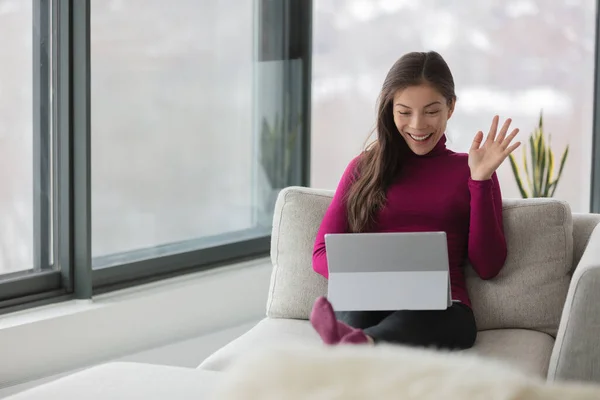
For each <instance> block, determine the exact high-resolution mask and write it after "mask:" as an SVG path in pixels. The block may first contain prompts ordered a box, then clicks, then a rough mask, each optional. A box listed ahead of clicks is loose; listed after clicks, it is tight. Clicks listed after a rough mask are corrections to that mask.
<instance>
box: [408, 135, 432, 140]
mask: <svg viewBox="0 0 600 400" xmlns="http://www.w3.org/2000/svg"><path fill="white" fill-rule="evenodd" d="M432 135H433V133H430V134H428V135H411V134H410V133H409V134H408V136H410V137H411V139H412V140H415V141H417V142H424V141H426V140H427V139H429V138H430V137H431V136H432Z"/></svg>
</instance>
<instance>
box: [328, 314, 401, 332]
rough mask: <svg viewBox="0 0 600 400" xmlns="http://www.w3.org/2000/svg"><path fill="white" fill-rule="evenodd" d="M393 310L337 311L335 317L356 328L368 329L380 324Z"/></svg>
mask: <svg viewBox="0 0 600 400" xmlns="http://www.w3.org/2000/svg"><path fill="white" fill-rule="evenodd" d="M392 313H393V311H337V312H336V313H335V317H336V318H337V319H338V320H339V321H341V322H343V323H345V324H347V325H349V326H351V327H352V328H356V329H367V328H370V327H372V326H375V325H377V324H379V323H380V322H381V321H383V319H384V318H385V317H387V316H389V315H390V314H392Z"/></svg>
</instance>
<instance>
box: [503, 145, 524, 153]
mask: <svg viewBox="0 0 600 400" xmlns="http://www.w3.org/2000/svg"><path fill="white" fill-rule="evenodd" d="M520 145H521V142H515V143H513V144H511V145H510V146H509V147H508V148H507V149H506V150H504V153H505V154H506V155H507V156H508V155H509V154H510V153H512V152H513V151H515V149H516V148H517V147H519V146H520Z"/></svg>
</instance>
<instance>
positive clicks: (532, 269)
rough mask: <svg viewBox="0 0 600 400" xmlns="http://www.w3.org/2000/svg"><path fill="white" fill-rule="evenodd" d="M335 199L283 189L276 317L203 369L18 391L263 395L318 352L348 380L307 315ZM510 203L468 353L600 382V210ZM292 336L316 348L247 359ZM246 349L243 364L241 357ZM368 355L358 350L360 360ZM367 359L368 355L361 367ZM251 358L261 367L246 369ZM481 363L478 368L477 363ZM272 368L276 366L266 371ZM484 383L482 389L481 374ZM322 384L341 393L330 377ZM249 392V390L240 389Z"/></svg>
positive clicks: (25, 399) (90, 378)
mask: <svg viewBox="0 0 600 400" xmlns="http://www.w3.org/2000/svg"><path fill="white" fill-rule="evenodd" d="M331 197H332V192H330V191H322V190H315V189H307V188H299V187H292V188H288V189H285V190H283V191H282V192H281V193H280V195H279V197H278V200H277V204H276V209H275V215H274V223H273V234H272V246H271V258H272V261H273V273H272V276H271V286H270V291H269V298H268V303H267V316H266V318H265V319H263V320H262V321H260V322H259V323H258V324H257V325H256V326H255V327H254V328H252V329H251V330H250V331H249V332H247V333H246V334H244V335H242V336H241V337H239V338H238V339H236V340H235V341H233V342H231V343H230V344H228V345H227V346H225V347H224V348H222V349H220V350H219V351H217V352H216V353H215V354H213V355H212V356H210V357H209V358H208V359H207V360H205V361H204V362H203V363H202V364H201V365H200V366H199V367H198V369H196V370H194V369H187V368H176V367H167V366H156V365H146V364H134V363H110V364H106V365H102V366H98V367H94V368H91V369H89V370H86V371H83V372H79V373H77V374H74V375H71V376H68V377H66V378H62V379H60V380H57V381H55V382H51V383H48V384H45V385H42V386H40V387H37V388H33V389H30V390H28V391H26V392H23V393H20V394H17V395H15V396H13V397H10V399H11V400H37V399H44V400H46V399H61V400H76V399H83V398H85V399H90V400H92V399H93V400H96V399H132V398H144V399H145V400H152V399H166V398H167V399H169V400H176V399H211V398H215V397H213V394H212V392H213V390H214V389H215V387H216V388H217V390H221V391H220V392H219V394H217V396H216V398H215V400H216V399H219V400H224V399H228V398H232V399H233V398H235V399H238V398H246V399H260V398H264V397H260V393H266V392H268V393H271V392H272V391H271V390H270V389H269V388H266V386H268V385H269V382H272V380H273V379H279V377H277V376H276V375H277V373H279V374H280V376H281V379H283V378H286V379H290V376H292V377H296V376H298V377H299V378H302V379H304V378H305V377H303V376H301V375H302V374H303V373H304V372H302V371H309V370H312V367H310V368H308V369H306V368H307V367H306V362H307V360H308V361H310V362H311V363H313V362H314V361H315V360H318V361H319V363H320V365H321V366H320V368H321V369H323V368H327V370H329V371H337V375H336V376H337V377H338V378H339V379H341V382H342V385H346V383H344V382H347V381H346V380H344V379H348V377H346V376H345V375H344V376H342V375H343V374H342V375H340V374H341V372H340V370H339V369H338V368H337V367H335V365H337V364H335V365H334V364H332V363H339V362H341V363H342V364H346V363H347V362H346V361H345V360H347V359H346V358H345V357H348V356H350V357H353V355H352V354H346V353H345V352H344V351H342V352H339V353H337V354H338V359H337V360H332V359H330V358H329V357H327V356H326V355H325V353H321V352H320V350H319V349H318V348H317V347H319V346H321V347H320V349H321V350H322V345H321V342H320V340H319V338H318V336H317V335H316V333H315V332H314V331H313V329H312V327H311V326H310V323H309V322H308V321H307V318H308V315H309V312H310V309H311V306H312V303H313V301H314V300H315V299H316V298H317V297H318V296H320V295H324V294H325V293H326V289H327V281H326V280H325V279H324V278H322V277H320V276H319V275H317V274H316V273H314V272H313V270H312V267H311V256H312V246H313V242H314V238H315V235H316V231H317V229H318V226H319V223H320V221H321V219H322V217H323V214H324V212H325V210H326V208H327V206H328V204H329V202H330V201H331ZM503 209H504V223H505V231H506V237H507V242H508V250H509V254H508V259H507V262H506V264H505V266H504V268H503V270H502V272H501V273H500V274H499V276H498V277H496V278H495V279H493V280H490V281H482V280H480V279H479V278H478V277H477V276H476V275H475V273H474V272H473V271H472V270H471V269H470V267H469V266H467V283H468V288H469V292H470V294H471V298H472V301H473V305H474V311H475V315H476V319H477V323H478V326H479V329H480V332H479V335H478V340H477V343H476V345H475V347H474V348H473V349H470V350H468V352H470V353H474V354H479V355H484V356H485V357H489V358H497V359H500V360H503V361H504V362H507V363H509V365H514V366H515V367H516V368H515V371H517V370H518V369H520V370H522V371H524V372H525V374H524V375H531V376H533V377H538V378H540V377H541V378H547V379H548V380H550V381H552V380H578V381H593V382H600V364H599V362H600V361H599V360H600V227H599V226H598V224H599V223H600V215H596V214H572V213H571V211H570V209H569V207H568V205H567V204H566V203H564V202H561V201H557V200H552V199H534V200H506V201H505V202H504V207H503ZM286 343H289V344H293V345H294V346H296V347H297V346H308V347H310V348H311V349H312V350H314V351H308V352H306V353H304V352H302V353H296V354H292V357H291V358H289V355H287V356H286V357H288V358H286V360H289V363H296V362H297V363H298V365H289V363H287V364H286V363H283V364H282V361H281V357H280V355H278V354H275V355H273V354H272V353H271V356H268V355H267V356H262V358H260V356H259V358H258V359H256V358H255V359H254V360H255V361H252V359H250V361H247V363H246V364H244V357H243V356H244V355H245V354H247V353H253V351H255V350H257V349H260V348H261V347H264V348H265V351H268V350H267V349H266V348H267V347H271V346H272V345H273V344H276V345H279V346H283V347H284V348H285V347H286ZM292 347H293V346H289V348H292ZM251 350H253V351H251ZM340 350H342V349H340ZM378 350H379V352H377V351H378ZM383 350H385V349H382V348H378V349H373V353H367V354H364V356H365V357H367V359H368V360H369V361H370V362H378V361H377V359H378V358H377V357H384V359H386V360H388V361H386V362H389V358H390V357H392V354H387V353H386V354H383V353H382V351H383ZM394 351H395V350H394ZM267 354H269V353H267ZM303 357H304V358H303ZM306 357H308V358H306ZM311 357H317V358H316V359H314V358H311ZM339 357H342V359H341V360H340V359H339ZM361 357H362V356H361ZM394 357H395V356H394ZM398 357H399V358H398V359H397V360H395V361H392V362H398V361H401V360H402V357H404V356H403V355H402V354H400V353H398ZM238 359H239V361H240V363H237V362H236V361H238ZM418 359H422V358H421V357H420V356H419V357H418ZM443 359H444V358H443V357H442V358H440V362H442V361H443ZM356 360H357V359H356V357H355V358H354V362H355V363H356ZM432 362H433V364H435V363H436V361H435V360H433V361H432ZM449 362H451V363H452V362H455V361H452V360H449ZM363 364H364V362H363V361H360V362H359V364H358V367H359V368H360V366H363ZM244 365H246V366H249V367H248V368H254V369H256V370H255V371H254V370H253V371H245V370H244V368H245V367H244ZM302 365H304V367H302ZM311 365H312V364H311ZM482 365H483V364H482ZM288 367H289V368H288ZM471 367H472V368H474V371H477V370H478V366H477V365H472V366H471ZM260 368H264V371H273V372H272V374H271V375H269V374H267V375H266V376H265V374H264V373H263V372H264V371H263V370H259V369H260ZM301 368H305V369H301ZM331 368H336V369H335V370H332V369H331ZM494 368H495V367H494ZM246 369H247V368H246ZM228 370H231V371H232V372H233V374H232V375H231V376H229V374H227V373H223V372H227V371H228ZM395 372H399V371H395ZM474 374H476V373H475V372H474ZM361 376H362V375H361ZM452 376H453V375H445V379H450V382H453V381H454V380H453V379H454V378H452ZM313 378H314V376H313ZM294 379H295V378H294ZM294 379H292V380H290V381H289V382H292V383H293V382H294ZM339 379H338V380H339ZM349 379H352V378H349ZM517 379H520V378H517ZM472 381H473V380H472ZM488 381H489V380H488ZM282 382H283V381H278V385H277V387H274V390H276V391H277V390H278V391H279V392H278V393H287V392H286V391H287V390H288V386H286V385H283V384H282ZM317 382H319V384H320V385H321V386H323V385H324V384H326V382H325V381H323V380H322V379H319V380H318V381H317ZM324 382H325V383H324ZM365 382H366V384H367V385H371V382H372V381H365V380H364V379H363V380H361V381H360V382H358V381H357V382H353V384H354V386H356V385H362V384H363V383H365ZM432 382H438V377H436V376H434V377H433V381H432ZM503 382H504V381H503ZM417 383H419V384H421V383H423V382H417ZM431 384H433V383H431ZM488 384H489V385H491V386H489V388H488V389H489V390H495V389H494V388H498V387H502V386H503V384H499V383H498V382H494V381H493V380H491V381H489V382H488ZM282 385H283V386H282ZM527 385H529V383H528V384H527ZM291 386H292V387H296V389H297V388H298V385H291ZM346 386H347V385H346ZM350 386H352V385H350ZM463 386H464V385H463ZM369 387H370V386H369ZM376 387H378V386H376ZM473 387H478V386H477V382H475V386H473ZM265 388H266V389H265ZM464 388H465V387H463V389H464ZM316 389H319V388H316ZM322 389H323V390H324V391H325V392H326V393H330V394H331V393H332V392H331V388H330V386H327V385H325V386H324V387H322ZM338 389H339V387H338ZM484 389H485V388H484ZM488 389H485V390H484V392H478V393H479V396H480V397H470V398H487V397H481V393H487V392H489V390H488ZM563 389H564V388H563ZM563 389H561V388H558V390H559V391H557V392H555V394H557V396H558V397H552V398H557V399H558V398H577V399H586V400H587V399H596V398H598V391H597V390H600V387H598V388H592V389H591V391H589V392H588V391H585V392H586V394H584V395H583V397H578V396H573V397H571V396H570V395H568V396H564V395H563V396H562V397H561V396H560V394H561V393H563V394H564V393H566V392H562V391H560V390H563ZM575 389H577V388H575ZM265 390H267V391H266V392H265ZM544 390H545V389H544ZM564 390H567V389H564ZM568 390H571V389H568ZM251 391H252V393H251ZM527 391H528V393H529V395H530V396H531V397H518V398H528V399H529V398H535V399H539V398H550V397H543V396H542V397H536V396H535V395H534V394H533V392H531V391H530V390H529V389H527ZM301 392H302V391H301ZM592 392H593V393H592ZM240 393H244V395H243V396H241V397H240ZM569 393H574V392H569ZM590 393H591V395H590ZM296 394H298V393H296ZM429 394H431V393H429ZM495 394H496V395H497V394H498V393H496V392H495ZM219 396H221V397H219ZM299 396H300V397H298V396H296V397H293V396H291V392H290V395H287V394H286V397H285V398H289V399H292V398H299V399H300V398H306V397H301V395H299ZM486 396H487V395H486ZM590 396H591V397H590ZM277 398H280V397H277ZM322 398H338V397H335V396H334V395H331V397H327V396H324V397H322ZM381 398H383V397H381ZM389 398H396V397H395V396H391V397H389ZM422 398H431V397H427V396H426V395H425V396H424V397H422ZM433 398H439V397H433ZM448 398H450V397H448ZM458 398H465V397H464V396H463V397H460V396H459V397H458ZM498 398H502V399H505V398H509V397H498ZM510 398H511V399H513V398H517V397H510Z"/></svg>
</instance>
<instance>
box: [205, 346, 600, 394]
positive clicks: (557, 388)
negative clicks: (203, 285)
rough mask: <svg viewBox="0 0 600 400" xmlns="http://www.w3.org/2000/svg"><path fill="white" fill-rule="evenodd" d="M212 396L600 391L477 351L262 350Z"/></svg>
mask: <svg viewBox="0 0 600 400" xmlns="http://www.w3.org/2000/svg"><path fill="white" fill-rule="evenodd" d="M213 396H214V397H212V398H214V399H215V400H217V399H218V400H229V399H231V400H234V399H235V400H237V399H242V398H243V399H247V400H254V399H256V400H259V399H261V400H262V399H286V400H296V399H298V400H300V399H323V400H325V399H327V400H337V399H339V400H342V399H378V400H392V399H394V400H395V399H419V400H433V399H436V400H437V399H445V400H463V399H469V400H488V399H492V398H493V399H495V400H517V399H520V400H542V399H544V400H563V399H569V400H592V399H598V398H600V386H596V385H591V384H581V383H564V382H561V383H554V384H549V383H547V382H545V381H544V379H541V378H539V377H532V376H528V375H526V374H522V373H520V372H519V371H518V370H515V369H514V368H512V367H511V366H510V365H506V364H505V363H503V362H499V361H494V360H488V359H484V358H482V357H478V356H476V355H473V354H464V353H462V354H460V353H442V352H434V351H430V350H425V349H411V348H407V347H400V346H386V345H382V346H375V347H373V346H352V345H350V346H334V347H309V348H307V347H305V346H295V347H294V346H292V347H289V346H288V347H285V348H274V349H268V350H265V349H261V350H257V351H256V352H254V353H251V354H248V355H247V356H245V357H244V358H242V359H240V360H239V361H238V362H237V363H235V364H234V365H233V366H232V368H231V369H229V370H228V371H226V372H224V373H223V376H222V378H221V380H220V382H219V383H218V384H217V385H216V387H215V391H214V392H213Z"/></svg>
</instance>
